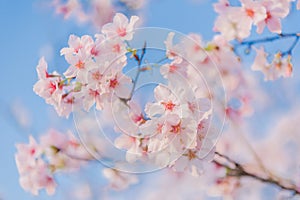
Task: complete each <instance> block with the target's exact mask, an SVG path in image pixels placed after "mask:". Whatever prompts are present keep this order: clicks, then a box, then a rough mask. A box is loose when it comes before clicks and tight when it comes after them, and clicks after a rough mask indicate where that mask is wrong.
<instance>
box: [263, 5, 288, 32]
mask: <svg viewBox="0 0 300 200" xmlns="http://www.w3.org/2000/svg"><path fill="white" fill-rule="evenodd" d="M262 4H263V6H264V7H265V8H266V17H265V19H264V20H261V21H259V22H258V23H257V33H262V32H263V30H264V28H265V26H267V27H268V29H269V30H270V31H271V32H273V33H281V21H280V20H281V19H283V18H285V17H286V16H287V15H288V13H289V3H284V2H280V1H278V2H277V1H272V0H265V1H263V2H262Z"/></svg>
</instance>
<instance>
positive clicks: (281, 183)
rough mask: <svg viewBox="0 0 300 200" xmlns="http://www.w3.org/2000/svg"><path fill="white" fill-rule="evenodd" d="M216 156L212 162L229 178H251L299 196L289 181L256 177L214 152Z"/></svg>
mask: <svg viewBox="0 0 300 200" xmlns="http://www.w3.org/2000/svg"><path fill="white" fill-rule="evenodd" d="M216 155H217V158H215V159H214V160H213V162H214V163H215V164H216V165H217V166H220V167H224V168H225V169H226V171H227V172H226V175H227V176H229V177H236V178H242V177H251V178H253V179H255V180H258V181H261V182H264V183H266V184H272V185H275V186H276V187H279V188H281V189H283V190H288V191H292V192H293V193H294V194H297V195H300V190H299V188H298V187H297V186H296V185H295V184H293V183H292V182H291V181H286V180H281V179H280V178H274V177H264V176H260V175H257V174H255V173H254V172H250V171H248V170H247V169H246V168H245V167H244V166H243V165H241V164H239V163H237V162H236V161H234V160H232V159H231V158H229V157H228V156H226V155H223V154H221V153H219V152H216ZM218 157H219V158H218ZM220 158H221V159H220Z"/></svg>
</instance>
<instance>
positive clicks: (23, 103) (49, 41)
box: [0, 0, 300, 200]
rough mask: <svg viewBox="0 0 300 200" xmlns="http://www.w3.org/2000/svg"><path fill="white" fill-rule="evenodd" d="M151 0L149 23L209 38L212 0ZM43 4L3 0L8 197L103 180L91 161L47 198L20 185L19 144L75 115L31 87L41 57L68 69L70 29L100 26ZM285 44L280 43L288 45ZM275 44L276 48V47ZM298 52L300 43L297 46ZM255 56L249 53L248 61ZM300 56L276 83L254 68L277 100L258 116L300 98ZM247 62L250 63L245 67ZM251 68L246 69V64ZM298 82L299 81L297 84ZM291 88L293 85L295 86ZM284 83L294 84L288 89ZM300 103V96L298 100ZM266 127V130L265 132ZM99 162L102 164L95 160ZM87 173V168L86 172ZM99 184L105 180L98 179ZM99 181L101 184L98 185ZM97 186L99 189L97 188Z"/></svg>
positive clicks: (1, 113)
mask: <svg viewBox="0 0 300 200" xmlns="http://www.w3.org/2000/svg"><path fill="white" fill-rule="evenodd" d="M174 2H175V1H174V0H152V1H151V3H149V4H148V6H147V8H146V9H145V24H144V25H145V26H152V27H163V28H169V29H174V30H177V31H180V32H182V33H185V34H187V33H190V32H196V33H199V34H201V35H202V36H203V38H204V39H207V40H208V39H211V37H212V34H213V32H212V27H213V21H214V19H215V17H216V15H215V13H214V12H213V9H212V4H211V1H208V0H206V1H202V2H200V1H199V0H198V1H189V0H178V1H176V3H174ZM42 5H43V1H29V0H28V1H11V0H0V30H1V31H0V44H1V46H0V58H1V59H0V67H1V78H0V84H1V85H0V86H1V87H0V134H1V136H2V137H1V140H0V163H1V166H0V169H1V170H0V197H2V198H3V199H5V200H16V199H22V200H30V199H65V198H64V197H65V196H64V195H65V193H64V189H68V188H70V187H71V188H72V187H73V184H72V183H73V182H74V181H76V180H79V179H85V180H92V181H95V180H94V179H93V177H94V176H96V177H98V176H99V179H101V176H100V175H95V174H97V173H99V174H100V170H99V169H98V168H97V167H95V165H96V164H92V165H91V166H89V167H86V168H84V169H83V172H82V174H79V175H77V176H76V175H73V174H70V175H62V176H63V178H59V181H60V183H62V187H61V188H60V189H58V194H57V195H56V196H54V197H51V198H49V197H47V196H46V195H44V192H42V195H41V196H40V197H33V196H32V195H30V194H29V193H26V192H25V191H23V190H22V188H21V187H20V186H19V182H18V178H19V175H18V172H17V169H16V165H15V160H14V154H15V152H16V148H15V144H16V143H20V142H27V141H28V135H29V134H32V135H34V136H38V135H41V134H42V133H44V132H46V131H47V130H48V129H49V128H50V127H55V128H58V129H59V130H62V131H63V130H67V129H68V127H70V125H72V120H71V119H69V120H66V119H63V118H58V117H57V116H56V113H55V111H54V110H53V108H52V107H51V106H48V105H47V104H46V103H45V102H44V99H42V98H40V97H38V96H37V95H36V94H35V93H34V92H33V90H32V88H33V85H34V83H35V82H36V81H37V74H36V71H35V68H36V65H37V63H38V60H39V58H40V57H41V56H42V55H46V59H47V61H48V62H49V70H50V71H52V70H57V71H59V72H63V71H64V70H65V69H66V68H67V64H66V62H64V61H63V58H62V57H60V56H59V51H60V49H61V48H62V47H65V46H67V41H68V37H69V35H70V34H76V35H83V34H92V35H93V34H94V33H96V32H97V31H96V30H95V29H93V28H91V26H89V25H78V24H77V23H75V22H74V21H73V20H69V21H64V20H62V17H61V16H57V15H55V14H54V11H53V9H51V8H47V7H45V6H42ZM284 24H285V25H284V31H285V32H295V31H300V24H299V14H292V15H291V16H290V17H289V18H288V19H287V20H284ZM284 45H285V44H282V45H281V46H280V47H284ZM276 48H278V46H277V47H274V48H273V49H274V50H276ZM295 50H296V51H299V47H297V48H296V49H295ZM252 58H253V55H250V56H249V58H246V59H245V60H246V62H247V60H249V59H252ZM299 62H300V59H299V58H295V60H294V64H295V74H296V75H294V77H293V78H291V79H288V80H279V81H276V83H272V85H271V84H270V83H264V82H263V81H262V79H263V78H262V76H261V75H260V74H258V73H256V72H253V73H254V76H255V77H256V78H257V80H258V81H259V82H260V84H262V85H263V87H264V88H266V89H267V90H268V91H269V95H270V97H272V98H273V101H274V102H276V103H274V102H273V105H277V106H271V107H269V110H268V112H269V113H270V115H268V117H265V116H263V115H261V113H259V112H258V116H257V117H258V118H260V117H262V118H264V120H266V121H265V122H266V123H265V124H269V123H268V120H269V121H272V120H273V119H274V118H276V116H278V115H280V114H281V113H282V111H283V110H287V109H291V108H293V107H294V106H295V105H296V104H295V103H292V104H291V102H296V101H298V100H299V95H297V94H299V87H295V85H296V84H298V83H299V75H297V73H298V74H300V70H299V69H298V68H299V67H298V66H299V65H297V64H296V63H299ZM245 67H249V66H247V65H246V66H245ZM246 70H247V69H246ZM295 83H296V84H295ZM291 87H292V88H291ZM285 88H290V89H289V90H286V89H285ZM298 102H299V101H298ZM23 107H25V108H26V109H27V110H28V111H29V116H30V121H31V123H30V124H31V125H30V126H29V127H27V128H20V127H19V126H18V125H17V124H16V122H15V121H14V116H13V114H12V108H13V109H14V110H17V111H16V112H18V113H19V114H18V115H21V113H24V112H26V110H25V111H22V110H23V109H24V108H23ZM261 132H263V131H261ZM97 166H98V164H97ZM87 172H89V173H87ZM95 182H96V183H97V184H100V185H101V184H105V183H103V182H101V181H99V180H96V181H95ZM98 186H99V185H98ZM94 189H95V190H97V188H96V187H95V188H94Z"/></svg>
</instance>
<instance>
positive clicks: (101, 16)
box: [87, 0, 116, 27]
mask: <svg viewBox="0 0 300 200" xmlns="http://www.w3.org/2000/svg"><path fill="white" fill-rule="evenodd" d="M91 4H92V5H91V7H92V10H91V11H90V12H89V13H87V15H88V17H89V20H91V21H92V22H93V24H94V25H95V26H97V27H102V26H103V25H104V24H106V23H108V22H111V20H112V19H113V17H114V14H115V13H116V8H115V7H114V5H113V2H112V1H111V0H93V1H92V2H91Z"/></svg>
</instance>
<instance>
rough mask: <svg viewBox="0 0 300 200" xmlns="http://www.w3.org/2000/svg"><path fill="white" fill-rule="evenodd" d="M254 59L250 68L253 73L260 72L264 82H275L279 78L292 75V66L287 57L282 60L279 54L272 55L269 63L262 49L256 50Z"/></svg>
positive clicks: (289, 58)
mask: <svg viewBox="0 0 300 200" xmlns="http://www.w3.org/2000/svg"><path fill="white" fill-rule="evenodd" d="M256 53H257V55H256V58H255V60H254V63H253V65H252V67H251V69H252V70H254V71H261V72H262V73H263V74H264V75H265V80H266V81H268V80H275V79H278V78H280V77H290V76H291V75H292V71H293V66H292V63H291V57H290V55H288V56H287V57H286V58H282V55H281V53H280V52H279V53H277V54H275V55H274V59H273V61H272V62H271V63H269V62H268V60H267V55H268V54H267V53H265V51H264V49H263V47H261V48H260V49H256Z"/></svg>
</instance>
